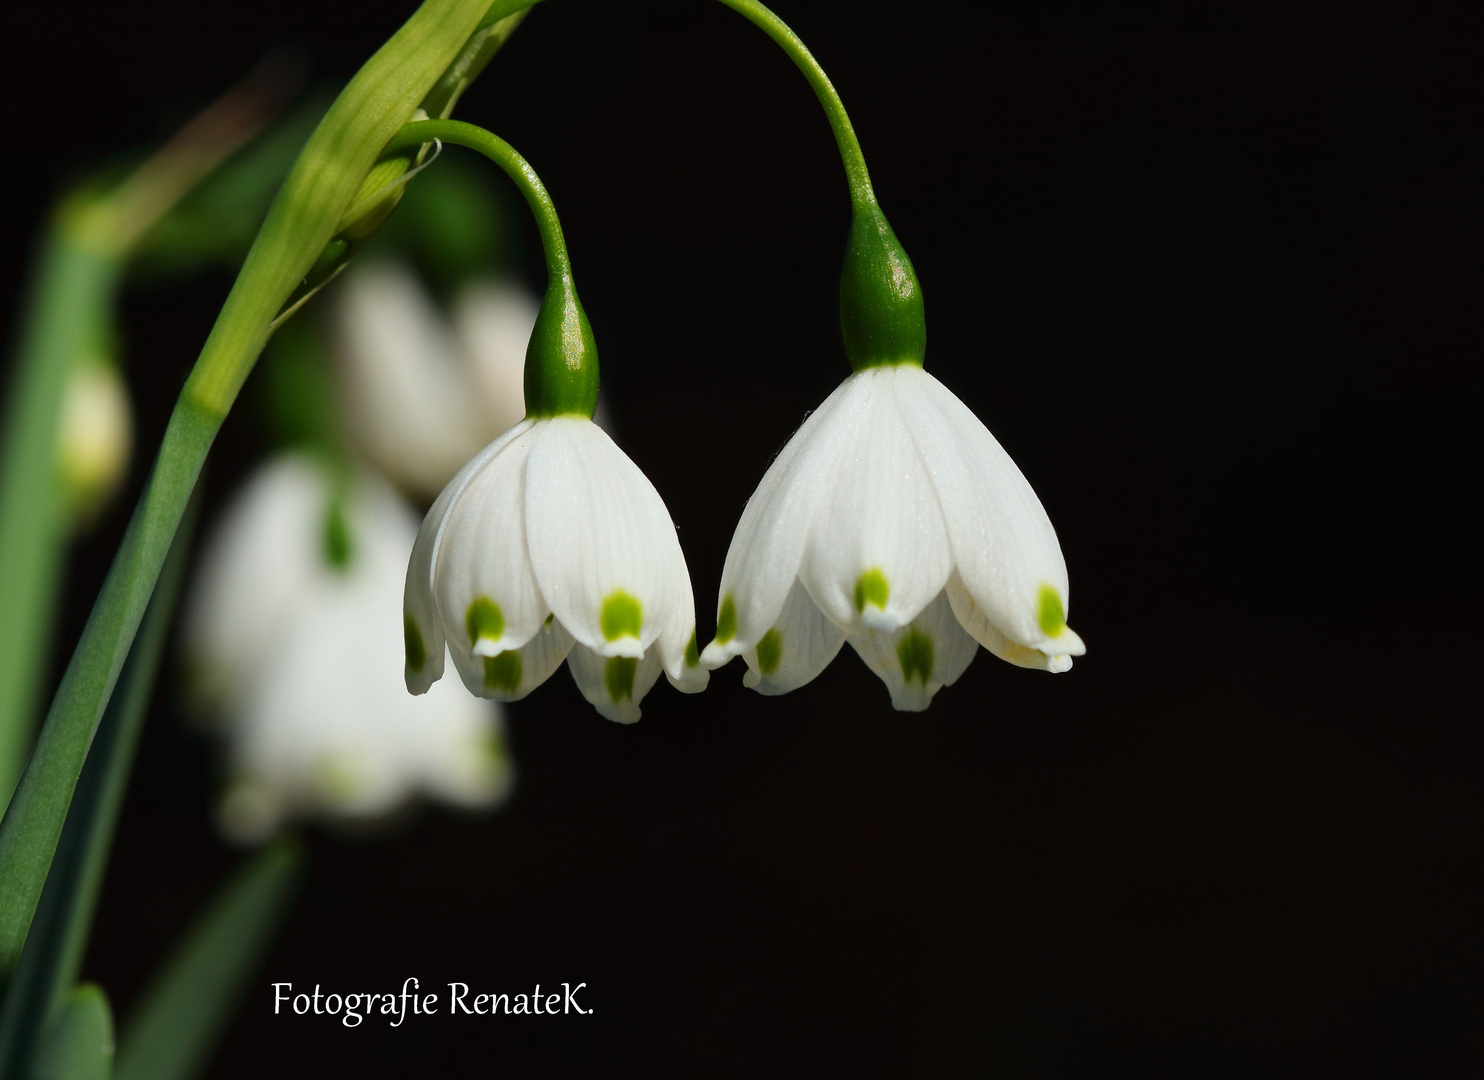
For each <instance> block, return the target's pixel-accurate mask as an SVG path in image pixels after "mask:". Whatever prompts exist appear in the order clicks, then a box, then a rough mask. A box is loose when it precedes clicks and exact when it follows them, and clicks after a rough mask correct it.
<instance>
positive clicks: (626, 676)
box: [603, 656, 639, 705]
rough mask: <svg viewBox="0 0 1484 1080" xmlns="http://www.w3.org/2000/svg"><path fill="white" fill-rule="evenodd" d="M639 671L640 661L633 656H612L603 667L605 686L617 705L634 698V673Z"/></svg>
mask: <svg viewBox="0 0 1484 1080" xmlns="http://www.w3.org/2000/svg"><path fill="white" fill-rule="evenodd" d="M638 670H639V661H638V660H635V659H634V658H633V657H632V656H610V657H609V658H608V662H607V663H606V664H604V665H603V685H604V686H606V687H607V688H608V697H609V698H610V699H611V700H612V701H613V703H614V704H615V705H617V704H618V703H619V702H620V701H628V700H631V699H632V698H633V696H634V673H635V672H637V671H638Z"/></svg>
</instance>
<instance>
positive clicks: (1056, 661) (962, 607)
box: [943, 570, 1085, 673]
mask: <svg viewBox="0 0 1484 1080" xmlns="http://www.w3.org/2000/svg"><path fill="white" fill-rule="evenodd" d="M943 591H944V593H946V594H947V596H948V600H949V603H950V604H952V605H953V614H954V616H955V617H956V618H957V619H958V621H959V624H960V625H961V626H963V628H964V629H965V630H966V631H968V632H969V634H971V635H972V636H973V638H974V640H975V641H977V642H979V644H981V645H983V646H984V647H985V648H986V649H988V650H989V651H990V652H991V653H993V654H994V655H995V656H998V657H999V658H1000V659H1001V660H1004V661H1006V662H1007V663H1011V664H1014V665H1015V666H1016V667H1023V668H1034V669H1036V670H1037V671H1050V672H1052V673H1059V672H1063V671H1070V670H1071V669H1072V656H1071V654H1070V653H1054V654H1052V655H1049V656H1048V655H1047V654H1046V653H1043V652H1042V651H1041V650H1040V649H1033V648H1031V647H1030V646H1028V645H1021V644H1019V643H1017V642H1014V641H1011V640H1010V639H1009V638H1007V637H1006V636H1005V635H1004V634H1002V633H1000V632H999V630H997V629H995V627H994V625H993V624H992V623H991V622H990V621H989V620H988V619H987V618H985V615H984V612H983V611H982V610H980V608H979V605H978V604H976V603H975V602H974V598H973V597H972V596H970V595H969V592H968V590H967V589H965V588H964V583H963V580H962V579H961V578H960V577H959V576H958V571H957V570H955V571H954V572H953V576H952V577H951V578H949V579H948V584H947V585H946V586H945V587H944V589H943ZM1064 633H1065V635H1068V636H1070V637H1071V638H1072V639H1074V641H1072V642H1066V641H1065V639H1064V638H1063V639H1059V640H1058V644H1070V645H1071V646H1072V647H1074V648H1075V649H1076V655H1078V656H1081V655H1082V653H1083V652H1084V651H1085V647H1084V646H1083V645H1082V639H1081V638H1079V637H1077V635H1076V634H1074V633H1072V631H1071V629H1070V628H1068V629H1067V630H1066V631H1065V632H1064Z"/></svg>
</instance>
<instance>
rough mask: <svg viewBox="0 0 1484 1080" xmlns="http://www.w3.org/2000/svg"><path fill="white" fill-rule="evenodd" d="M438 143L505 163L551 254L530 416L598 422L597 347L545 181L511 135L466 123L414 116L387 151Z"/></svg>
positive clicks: (534, 339) (528, 388)
mask: <svg viewBox="0 0 1484 1080" xmlns="http://www.w3.org/2000/svg"><path fill="white" fill-rule="evenodd" d="M435 141H436V142H444V143H452V144H454V145H455V146H463V147H467V148H468V149H470V150H474V151H477V152H479V153H481V154H483V155H484V156H485V157H487V158H489V159H490V160H491V161H493V162H494V163H495V164H496V165H498V166H500V168H501V169H503V170H504V171H505V174H506V175H507V176H509V177H510V179H511V180H513V181H514V182H515V186H516V187H518V188H520V193H521V194H522V195H524V196H525V199H526V203H527V204H528V205H529V206H530V208H531V213H532V214H534V215H535V216H536V227H537V229H539V230H540V232H541V247H542V249H543V250H544V251H545V253H546V295H545V296H544V297H543V298H542V300H541V310H540V311H539V312H538V313H537V315H536V326H535V329H533V330H532V331H531V343H530V345H529V346H527V348H526V371H525V393H526V415H527V416H528V417H531V418H533V419H534V418H537V417H545V416H586V417H588V418H589V419H591V417H592V415H593V410H594V409H595V408H597V404H598V346H597V343H596V342H595V341H594V340H593V329H592V326H591V325H589V323H588V321H587V314H586V313H585V312H584V311H583V310H582V304H581V302H580V301H579V300H578V299H577V286H576V285H575V284H574V283H573V281H572V261H571V259H569V258H568V257H567V242H566V240H564V239H563V238H562V224H561V222H560V221H558V220H557V213H556V207H555V206H553V205H552V202H551V196H550V195H549V194H547V191H546V185H545V184H543V183H542V182H541V178H540V177H539V176H537V175H536V170H535V169H533V168H531V165H530V162H528V161H526V159H525V158H523V157H521V156H520V155H519V154H518V153H516V152H515V148H514V147H513V146H511V145H510V144H509V143H508V142H506V141H505V140H504V139H502V138H500V137H499V136H498V135H495V134H493V133H491V132H488V131H485V130H484V128H481V127H475V126H474V125H473V124H465V123H463V122H462V121H459V120H415V121H413V122H412V123H410V124H407V125H405V126H403V127H402V129H401V130H400V131H398V132H397V134H396V135H395V136H393V137H392V141H391V142H389V143H387V147H386V151H385V153H386V154H393V153H395V152H396V151H398V150H405V149H407V148H408V147H412V146H419V145H422V144H424V143H431V142H435Z"/></svg>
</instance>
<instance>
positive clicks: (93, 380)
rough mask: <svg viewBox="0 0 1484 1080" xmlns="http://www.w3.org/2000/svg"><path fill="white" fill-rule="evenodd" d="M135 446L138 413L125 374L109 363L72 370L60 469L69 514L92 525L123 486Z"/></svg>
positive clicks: (61, 424)
mask: <svg viewBox="0 0 1484 1080" xmlns="http://www.w3.org/2000/svg"><path fill="white" fill-rule="evenodd" d="M133 445H134V416H133V413H132V412H131V411H130V409H129V390H128V387H126V386H125V385H124V378H123V375H122V374H120V372H119V369H118V367H117V366H116V365H115V364H113V363H111V362H110V361H107V360H103V359H94V358H91V357H90V358H87V359H84V360H82V361H81V362H80V363H78V364H77V366H76V367H74V368H73V370H72V373H71V374H70V375H69V376H68V378H67V389H66V391H65V395H64V397H63V398H62V415H61V417H60V418H59V420H58V425H57V471H58V479H59V480H60V482H61V489H62V492H63V494H64V496H65V497H66V499H67V505H68V508H69V512H70V514H71V516H72V518H73V520H74V521H75V522H76V523H77V524H78V525H80V526H84V527H85V526H87V525H88V524H90V523H91V522H92V521H93V520H94V519H95V518H96V517H97V515H98V513H99V512H100V511H101V510H102V509H103V507H104V506H105V505H107V503H108V500H109V499H110V498H111V497H112V495H113V493H114V492H115V491H117V490H118V486H119V484H120V482H121V481H122V480H123V479H124V473H125V472H126V471H127V470H128V467H129V453H130V451H131V450H132V448H133Z"/></svg>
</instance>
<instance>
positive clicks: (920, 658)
mask: <svg viewBox="0 0 1484 1080" xmlns="http://www.w3.org/2000/svg"><path fill="white" fill-rule="evenodd" d="M897 660H898V662H899V663H901V665H902V681H903V682H911V681H912V680H913V679H917V680H918V681H919V682H921V683H922V685H923V686H927V684H928V680H929V679H931V678H932V677H933V639H932V638H931V637H929V636H928V635H927V634H924V633H923V632H922V631H921V630H918V629H916V628H915V627H914V628H912V629H909V630H908V631H907V632H906V633H905V634H903V635H902V637H901V639H900V640H899V641H898V642H897Z"/></svg>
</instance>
